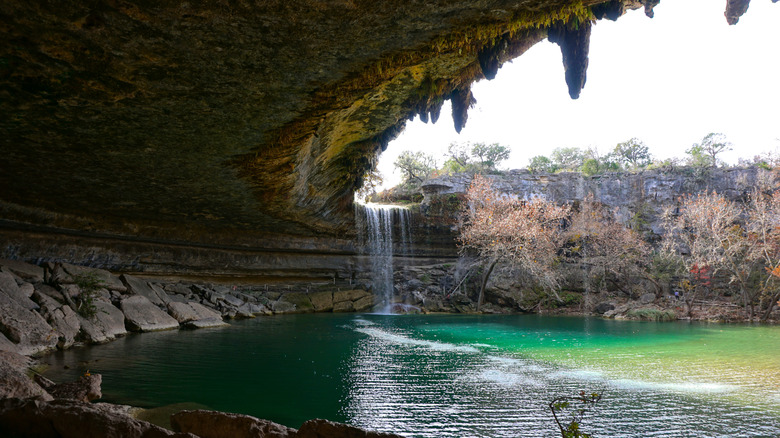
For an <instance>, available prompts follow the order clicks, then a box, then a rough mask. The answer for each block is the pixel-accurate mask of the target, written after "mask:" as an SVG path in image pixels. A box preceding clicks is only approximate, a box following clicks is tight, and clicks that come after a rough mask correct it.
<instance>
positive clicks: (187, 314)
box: [168, 301, 227, 328]
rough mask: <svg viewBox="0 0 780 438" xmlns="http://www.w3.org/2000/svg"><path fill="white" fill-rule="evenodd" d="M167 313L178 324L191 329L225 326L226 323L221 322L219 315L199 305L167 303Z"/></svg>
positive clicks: (193, 303) (192, 303)
mask: <svg viewBox="0 0 780 438" xmlns="http://www.w3.org/2000/svg"><path fill="white" fill-rule="evenodd" d="M168 312H169V313H170V314H171V316H173V317H174V318H175V319H176V321H178V322H179V324H183V325H185V326H187V327H191V328H204V327H218V326H223V325H227V323H226V322H225V321H223V320H222V316H221V315H220V314H219V313H217V312H215V311H213V310H211V309H209V308H207V307H205V306H203V305H202V304H200V303H195V302H189V303H180V302H176V301H173V302H170V303H168Z"/></svg>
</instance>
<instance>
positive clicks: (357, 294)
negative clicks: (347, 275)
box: [333, 289, 370, 305]
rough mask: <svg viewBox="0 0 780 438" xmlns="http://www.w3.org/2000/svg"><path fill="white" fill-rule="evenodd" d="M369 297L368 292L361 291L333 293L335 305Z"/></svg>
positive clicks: (351, 290)
mask: <svg viewBox="0 0 780 438" xmlns="http://www.w3.org/2000/svg"><path fill="white" fill-rule="evenodd" d="M367 295H370V294H369V293H368V292H366V291H364V290H360V289H350V290H340V291H336V292H333V304H334V305H335V304H336V303H341V302H344V301H357V300H359V299H361V298H363V297H365V296H367Z"/></svg>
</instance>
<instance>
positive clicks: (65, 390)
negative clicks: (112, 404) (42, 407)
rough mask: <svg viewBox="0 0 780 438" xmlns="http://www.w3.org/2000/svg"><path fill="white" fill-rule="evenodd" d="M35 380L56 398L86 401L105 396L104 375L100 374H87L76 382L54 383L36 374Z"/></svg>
mask: <svg viewBox="0 0 780 438" xmlns="http://www.w3.org/2000/svg"><path fill="white" fill-rule="evenodd" d="M35 377H36V378H35V381H36V382H37V383H38V384H40V385H41V387H43V388H44V389H46V391H47V392H48V393H49V394H51V396H52V397H54V398H55V399H56V400H76V401H82V402H85V403H88V402H91V401H92V400H97V399H99V398H100V397H103V392H102V391H101V389H100V385H101V383H102V382H103V376H101V375H100V374H85V375H83V376H81V377H79V379H78V380H76V381H75V382H68V383H59V384H57V383H54V382H52V381H51V380H49V379H47V378H45V377H43V376H38V375H36V376H35Z"/></svg>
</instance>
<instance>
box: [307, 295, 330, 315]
mask: <svg viewBox="0 0 780 438" xmlns="http://www.w3.org/2000/svg"><path fill="white" fill-rule="evenodd" d="M309 299H310V300H311V304H312V306H314V311H315V312H330V311H331V310H333V292H327V291H323V292H313V293H311V294H309Z"/></svg>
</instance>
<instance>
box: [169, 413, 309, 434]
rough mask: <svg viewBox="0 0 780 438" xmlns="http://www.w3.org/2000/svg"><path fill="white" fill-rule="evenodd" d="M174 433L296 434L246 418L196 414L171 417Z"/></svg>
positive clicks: (230, 415)
mask: <svg viewBox="0 0 780 438" xmlns="http://www.w3.org/2000/svg"><path fill="white" fill-rule="evenodd" d="M171 426H172V427H173V430H175V431H177V432H189V433H192V434H195V435H197V436H199V437H200V438H288V437H289V438H293V437H295V436H296V434H295V433H296V430H295V429H292V428H289V427H287V426H283V425H281V424H277V423H274V422H272V421H268V420H261V419H258V418H255V417H251V416H249V415H241V414H229V413H225V412H216V411H206V410H196V411H181V412H177V413H175V414H173V415H171Z"/></svg>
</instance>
